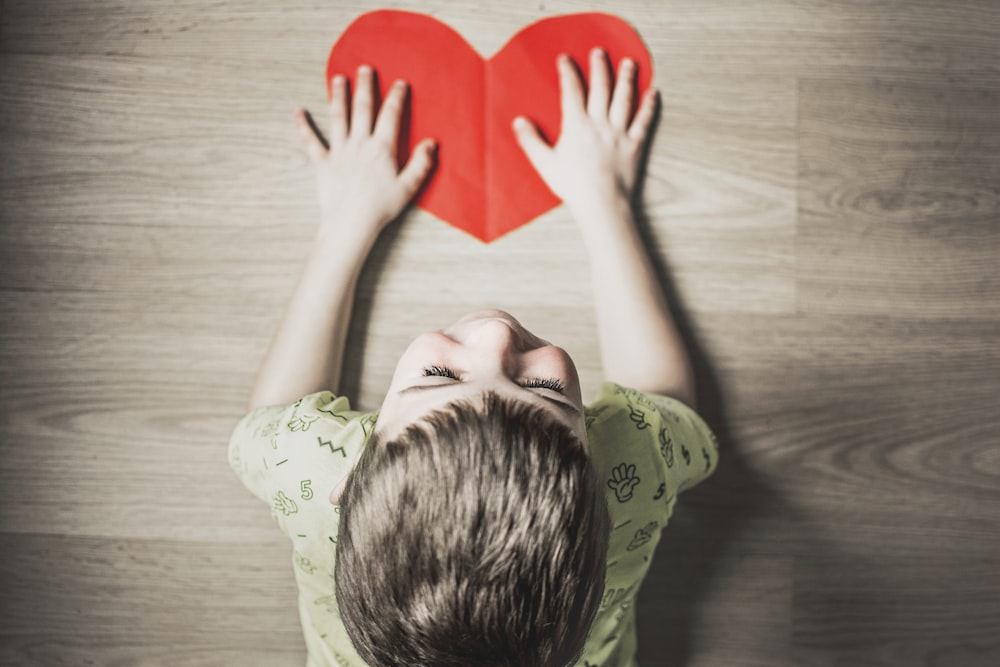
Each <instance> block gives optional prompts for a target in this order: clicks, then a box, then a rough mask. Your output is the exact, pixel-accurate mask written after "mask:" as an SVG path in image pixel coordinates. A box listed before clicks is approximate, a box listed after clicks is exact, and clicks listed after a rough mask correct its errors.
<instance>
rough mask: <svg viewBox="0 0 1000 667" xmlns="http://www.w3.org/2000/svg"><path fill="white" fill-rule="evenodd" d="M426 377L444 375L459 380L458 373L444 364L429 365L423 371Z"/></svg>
mask: <svg viewBox="0 0 1000 667" xmlns="http://www.w3.org/2000/svg"><path fill="white" fill-rule="evenodd" d="M423 374H424V377H443V378H449V379H451V380H457V379H458V374H457V373H455V371H453V370H451V369H450V368H445V367H444V366H428V367H427V368H425V369H424V371H423Z"/></svg>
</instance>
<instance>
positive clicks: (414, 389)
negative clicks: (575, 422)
mask: <svg viewBox="0 0 1000 667" xmlns="http://www.w3.org/2000/svg"><path fill="white" fill-rule="evenodd" d="M455 386H457V383H454V382H442V383H440V384H415V385H412V386H410V387H407V388H406V389H400V390H399V391H398V392H397V394H398V395H400V396H404V395H406V394H415V393H420V392H426V391H432V390H434V389H445V388H449V387H455ZM532 395H533V396H537V397H538V398H540V399H542V400H543V401H546V402H547V403H550V404H552V405H555V406H557V407H558V408H559V409H560V410H562V411H563V412H565V413H566V414H568V415H571V416H576V415H579V414H580V410H579V409H578V408H577V407H576V406H575V405H573V404H572V403H570V402H569V401H560V400H559V399H558V398H555V397H553V396H545V395H542V394H532ZM515 400H519V399H515ZM524 402H525V403H530V401H524Z"/></svg>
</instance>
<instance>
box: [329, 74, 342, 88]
mask: <svg viewBox="0 0 1000 667" xmlns="http://www.w3.org/2000/svg"><path fill="white" fill-rule="evenodd" d="M330 83H331V84H332V85H334V86H343V85H344V75H343V74H334V75H333V78H332V79H330Z"/></svg>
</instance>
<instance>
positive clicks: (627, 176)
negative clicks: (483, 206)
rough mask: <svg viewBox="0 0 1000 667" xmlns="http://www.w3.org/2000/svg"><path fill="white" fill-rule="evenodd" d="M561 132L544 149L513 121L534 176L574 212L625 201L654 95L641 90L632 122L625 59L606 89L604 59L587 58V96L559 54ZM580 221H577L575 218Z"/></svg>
mask: <svg viewBox="0 0 1000 667" xmlns="http://www.w3.org/2000/svg"><path fill="white" fill-rule="evenodd" d="M557 67H558V70H559V90H560V98H561V101H560V105H561V109H562V128H561V130H560V134H559V140H558V141H557V142H556V145H555V146H549V145H548V144H547V143H546V142H545V140H544V139H543V138H542V136H541V134H540V133H539V131H538V128H537V127H536V126H535V125H534V124H533V123H532V122H531V121H529V120H528V119H526V118H524V117H523V116H519V117H518V118H516V119H514V133H515V135H516V137H517V141H518V143H519V144H520V146H521V149H522V150H523V151H524V153H525V155H526V156H527V157H528V160H529V161H530V162H531V164H532V165H533V166H534V167H535V170H536V171H537V172H538V174H539V176H541V177H542V180H544V181H545V183H546V184H547V185H548V186H549V189H551V190H552V192H554V193H555V194H556V195H557V196H558V197H560V198H561V199H562V200H563V201H564V202H566V204H567V206H569V207H570V209H571V210H573V211H574V213H581V212H586V211H593V210H594V207H597V210H604V209H606V208H607V207H608V206H609V205H615V204H618V203H620V200H621V199H622V198H624V200H626V201H628V202H630V201H631V199H632V198H633V197H634V195H635V187H636V182H637V180H638V173H639V167H640V162H641V160H642V153H643V149H644V148H645V143H646V139H647V138H648V136H649V129H650V126H651V125H652V121H653V117H654V115H655V112H656V92H655V91H654V90H653V89H650V90H648V91H646V93H645V94H644V95H643V97H642V100H641V101H640V103H639V108H638V110H637V111H636V113H635V117H634V118H633V117H632V105H633V98H634V95H635V83H634V78H635V73H636V65H635V62H634V61H632V60H631V59H628V58H626V59H624V60H622V61H621V64H620V65H619V67H618V75H617V78H616V80H615V82H614V89H613V90H612V88H611V73H610V72H609V66H608V59H607V55H606V54H605V52H604V51H603V50H602V49H598V48H595V49H593V50H592V51H591V53H590V93H589V95H588V94H587V93H585V92H584V88H583V84H582V82H581V81H580V76H579V75H578V74H577V70H576V67H575V66H574V64H573V61H572V60H571V59H570V58H569V56H567V55H560V56H559V59H558V64H557ZM577 219H579V216H577Z"/></svg>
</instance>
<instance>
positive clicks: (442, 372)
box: [424, 366, 566, 394]
mask: <svg viewBox="0 0 1000 667" xmlns="http://www.w3.org/2000/svg"><path fill="white" fill-rule="evenodd" d="M424 376H425V377H430V376H435V377H445V378H449V379H451V380H457V379H458V375H456V374H455V371H453V370H451V369H450V368H445V367H444V366H428V367H427V368H425V369H424ZM521 386H522V387H525V388H527V389H534V388H541V389H550V390H552V391H556V392H559V393H560V394H561V393H563V392H565V391H566V387H565V386H564V385H563V383H562V382H561V381H559V380H557V379H556V378H529V379H527V380H525V381H524V382H523V383H521Z"/></svg>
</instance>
